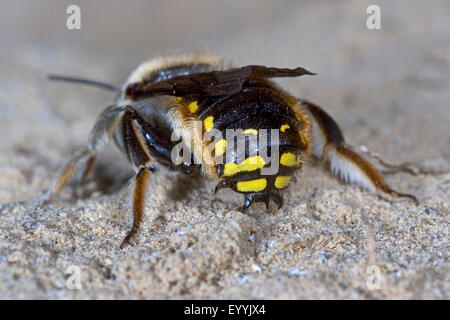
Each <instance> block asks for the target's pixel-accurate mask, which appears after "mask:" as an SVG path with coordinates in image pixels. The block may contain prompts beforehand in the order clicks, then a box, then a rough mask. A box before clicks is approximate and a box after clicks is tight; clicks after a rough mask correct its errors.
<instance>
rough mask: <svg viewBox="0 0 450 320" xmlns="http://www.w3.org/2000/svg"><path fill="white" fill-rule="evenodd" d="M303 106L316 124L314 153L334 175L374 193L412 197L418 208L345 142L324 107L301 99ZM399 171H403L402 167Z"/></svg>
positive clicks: (416, 201) (417, 202) (414, 198)
mask: <svg viewBox="0 0 450 320" xmlns="http://www.w3.org/2000/svg"><path fill="white" fill-rule="evenodd" d="M300 102H301V105H302V107H303V108H305V109H306V110H307V111H308V113H309V114H310V116H311V119H312V122H313V154H314V156H315V157H317V158H319V159H321V160H322V163H323V164H328V165H329V167H330V170H331V172H332V173H333V174H334V175H336V176H338V177H340V178H341V179H342V180H344V181H345V182H347V183H354V184H357V185H359V186H361V187H363V188H364V189H366V190H369V191H370V192H372V193H377V194H380V193H382V192H383V193H386V194H389V195H391V196H394V197H405V198H409V199H411V200H412V201H414V203H415V204H416V205H417V204H419V201H418V200H417V198H416V197H415V196H413V195H411V194H406V193H400V192H397V191H395V190H394V189H392V188H391V187H390V186H389V184H387V183H386V181H385V180H384V178H383V176H382V175H381V174H380V172H378V170H377V169H375V167H374V166H373V165H372V164H371V163H370V162H368V161H367V160H366V159H364V158H363V157H362V156H360V155H359V154H358V153H356V152H355V151H353V150H352V148H351V147H350V146H349V145H347V144H346V143H345V140H344V136H343V134H342V132H341V130H340V129H339V126H338V125H337V123H336V122H335V121H334V120H333V118H331V117H330V115H328V114H327V113H326V112H325V111H324V110H323V109H322V108H320V107H318V106H316V105H314V104H312V103H310V102H308V101H305V100H301V101H300ZM396 167H397V168H403V167H402V166H401V165H400V166H396Z"/></svg>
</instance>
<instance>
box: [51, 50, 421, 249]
mask: <svg viewBox="0 0 450 320" xmlns="http://www.w3.org/2000/svg"><path fill="white" fill-rule="evenodd" d="M302 75H314V73H312V72H309V71H308V70H306V69H304V68H295V69H287V68H272V67H265V66H258V65H249V66H244V67H239V68H237V67H236V68H235V67H230V68H224V67H223V61H222V60H221V59H219V58H217V57H216V56H213V55H210V54H205V53H194V54H185V55H175V56H168V57H161V58H156V59H152V60H150V61H147V62H144V63H143V64H141V65H140V66H139V67H138V68H137V69H136V70H135V71H133V72H132V73H131V75H130V76H129V78H128V80H127V81H126V83H125V84H124V85H123V87H122V88H120V89H119V88H115V87H114V86H110V85H106V84H101V83H97V85H101V86H103V87H105V88H106V89H111V90H114V91H117V93H118V94H117V97H116V98H115V100H114V103H113V104H112V105H111V106H109V107H107V108H106V109H105V110H104V111H103V112H102V113H101V114H100V116H99V117H98V119H97V122H96V124H95V125H94V127H93V129H92V131H91V133H90V136H89V140H88V143H87V145H86V146H85V147H84V148H82V149H81V150H80V151H79V152H78V153H76V154H75V155H74V157H73V158H72V159H70V161H68V163H67V164H66V165H65V166H64V167H63V168H62V169H61V171H60V172H59V174H58V175H57V177H56V179H55V180H54V181H53V183H52V185H51V187H50V189H49V190H48V192H47V193H46V194H45V195H44V201H49V200H50V199H51V198H52V197H54V196H55V195H57V194H58V193H59V192H60V191H61V189H62V188H63V187H64V186H65V185H66V184H67V183H68V182H69V180H70V179H71V178H72V176H74V174H75V173H76V172H79V173H80V176H81V177H83V178H82V179H81V180H82V181H83V180H84V179H85V178H86V177H87V176H88V174H89V172H90V171H91V169H92V167H93V165H94V161H95V159H96V157H97V156H98V154H99V153H100V151H101V149H102V147H103V145H104V142H105V141H114V143H115V144H116V145H117V147H118V148H119V149H120V150H121V151H122V152H123V154H124V155H125V156H126V158H127V159H128V160H129V162H130V163H131V165H132V166H133V168H134V170H135V172H136V174H135V176H134V179H133V182H132V191H131V193H132V195H131V197H132V200H131V202H132V206H131V210H132V214H133V225H132V227H131V230H130V232H129V233H128V235H127V236H126V237H125V239H124V240H123V242H122V245H121V246H122V247H123V246H124V245H126V244H128V243H129V242H130V240H131V239H132V238H133V236H134V235H135V234H136V233H137V232H138V230H139V226H140V223H141V220H142V218H143V213H144V203H145V198H146V192H147V189H148V182H149V179H150V177H151V174H152V166H153V164H155V163H158V164H160V165H162V166H165V167H167V168H169V169H173V170H179V171H182V172H184V173H187V174H190V173H192V172H195V171H197V170H201V171H202V172H203V174H204V175H206V176H207V177H210V178H213V179H216V180H217V187H216V192H217V190H219V189H221V188H231V189H232V190H234V191H236V192H238V193H242V194H243V195H244V198H245V200H244V205H243V207H242V210H243V211H246V210H247V209H248V208H249V207H250V206H251V205H252V203H253V202H264V203H265V204H266V206H267V207H268V206H269V202H270V201H271V200H272V201H273V202H274V203H275V204H276V205H277V206H278V208H280V207H281V206H282V205H283V191H284V190H285V189H286V188H288V186H289V185H290V183H291V182H292V181H293V177H294V175H295V173H296V172H298V171H299V170H300V168H301V167H302V164H304V163H305V162H307V161H308V159H309V158H310V157H316V158H318V159H320V160H321V161H322V163H323V164H324V165H326V166H327V167H328V168H329V169H330V170H331V172H332V173H333V174H334V175H336V176H338V177H340V178H341V179H343V180H344V181H346V182H349V183H355V184H357V185H359V186H361V187H363V188H365V189H367V190H368V191H370V192H373V193H377V194H380V193H386V194H389V195H391V196H394V197H407V198H410V199H412V200H413V201H414V202H415V203H417V199H416V198H415V197H414V196H413V195H409V194H403V193H399V192H397V191H394V190H393V189H392V188H391V187H390V186H389V185H388V184H387V183H386V182H385V180H384V179H383V177H382V175H381V174H380V173H379V171H377V170H376V169H375V167H374V166H373V165H372V164H371V163H369V162H368V161H367V160H366V159H365V158H363V157H362V156H361V155H359V154H358V153H357V152H356V151H354V150H352V148H351V147H350V146H348V145H347V144H346V143H345V140H344V137H343V135H342V132H341V130H340V129H339V126H338V125H337V124H336V122H335V121H334V120H333V118H331V116H330V115H328V114H327V113H326V112H325V111H324V110H323V109H322V108H320V107H319V106H317V105H315V104H313V103H311V102H309V101H306V100H303V99H299V98H296V97H294V96H292V95H291V94H289V93H288V92H286V91H285V90H284V89H282V88H281V87H279V86H278V85H277V84H275V83H274V82H273V80H272V78H275V77H298V76H302ZM53 78H54V79H58V77H53ZM59 80H64V78H61V77H60V78H59ZM65 80H72V81H77V80H76V79H65ZM78 81H79V82H82V81H83V80H78ZM85 82H88V81H85ZM91 84H95V83H91ZM236 130H240V134H239V135H236V134H235V135H234V136H232V137H231V138H230V136H229V134H228V132H230V131H233V132H236ZM212 131H215V132H216V135H215V136H214V138H213V139H210V140H209V141H205V135H207V134H208V133H210V132H212ZM263 132H264V134H265V137H264V139H263V138H262V133H263ZM174 135H175V136H177V137H178V138H176V139H174V138H173V137H174ZM218 135H220V138H218V137H217V136H218ZM252 139H253V140H252ZM254 139H256V144H255V143H251V142H252V141H253V142H254V141H255V140H254ZM251 140H252V141H251ZM180 142H181V143H183V146H182V147H183V148H181V149H180V151H179V152H174V150H175V149H176V147H177V146H179V144H180ZM239 142H243V144H241V146H244V147H243V149H242V150H243V151H242V152H241V151H240V150H239V148H238V145H239ZM263 144H264V145H263ZM263 147H264V148H263ZM263 149H265V150H264V152H263ZM240 153H241V154H240ZM174 155H175V157H174ZM274 155H277V156H276V157H274ZM175 158H176V159H177V161H175V160H174V159H175ZM180 159H182V160H181V161H179V160H180ZM219 160H221V161H219ZM274 165H275V166H274ZM269 168H275V169H274V170H272V171H270V170H265V169H269Z"/></svg>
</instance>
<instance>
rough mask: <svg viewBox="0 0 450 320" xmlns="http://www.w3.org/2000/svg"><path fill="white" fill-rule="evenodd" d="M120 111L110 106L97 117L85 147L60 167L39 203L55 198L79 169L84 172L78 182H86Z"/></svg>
mask: <svg viewBox="0 0 450 320" xmlns="http://www.w3.org/2000/svg"><path fill="white" fill-rule="evenodd" d="M122 111H123V108H122V107H117V106H110V107H108V108H106V109H105V110H104V111H103V112H102V113H101V114H100V115H99V117H98V118H97V121H96V123H95V125H94V128H92V131H91V133H90V135H89V141H88V143H87V145H86V146H85V147H83V148H82V149H80V150H79V151H78V152H77V153H76V154H75V155H74V156H73V157H72V158H71V159H70V160H69V161H68V162H67V163H66V164H65V165H64V166H63V167H62V169H61V170H60V171H59V172H58V174H57V175H56V178H55V179H54V180H53V182H52V184H51V185H50V187H49V189H48V190H47V192H46V193H45V194H44V195H43V196H42V197H41V198H39V199H38V201H39V202H40V203H43V204H46V203H48V202H50V201H51V200H52V199H53V198H54V197H56V196H57V195H58V194H59V193H60V192H61V190H62V189H63V188H64V187H65V186H66V185H67V183H68V182H69V181H70V180H71V179H72V177H73V176H74V175H75V173H77V172H78V171H79V170H80V168H83V170H84V171H83V172H82V174H81V180H80V182H84V181H85V180H86V178H87V176H88V175H89V173H90V172H91V170H92V168H93V166H94V162H95V158H96V156H97V154H98V153H99V152H100V151H101V149H102V146H103V145H104V144H105V142H106V141H107V140H108V139H109V138H112V135H113V133H114V131H115V129H116V124H117V122H118V119H119V117H120V114H121V112H122Z"/></svg>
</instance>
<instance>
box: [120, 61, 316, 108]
mask: <svg viewBox="0 0 450 320" xmlns="http://www.w3.org/2000/svg"><path fill="white" fill-rule="evenodd" d="M305 74H307V75H315V73H312V72H310V71H308V70H306V69H304V68H300V67H299V68H295V69H288V68H271V67H265V66H257V65H250V66H245V67H241V68H234V69H230V70H225V71H211V72H203V73H195V74H190V75H186V76H178V77H173V78H171V79H168V80H165V81H161V82H157V83H152V82H149V81H142V82H137V83H132V84H130V85H128V86H127V88H126V90H125V97H126V98H128V99H131V100H141V99H146V98H149V97H151V96H157V95H169V96H177V97H185V96H202V97H217V96H226V95H230V94H233V93H236V92H239V91H240V90H241V89H242V86H243V84H244V83H245V82H246V81H247V80H251V79H258V78H273V77H298V76H302V75H305Z"/></svg>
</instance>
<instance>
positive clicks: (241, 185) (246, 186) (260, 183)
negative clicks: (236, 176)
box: [236, 178, 267, 192]
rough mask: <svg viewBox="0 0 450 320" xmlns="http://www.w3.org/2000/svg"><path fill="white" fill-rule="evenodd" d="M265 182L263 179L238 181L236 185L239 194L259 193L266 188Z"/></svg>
mask: <svg viewBox="0 0 450 320" xmlns="http://www.w3.org/2000/svg"><path fill="white" fill-rule="evenodd" d="M266 186H267V180H266V179H265V178H261V179H255V180H248V181H239V182H238V183H237V185H236V188H237V190H238V191H241V192H259V191H262V190H264V189H265V188H266Z"/></svg>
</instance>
